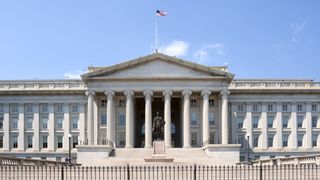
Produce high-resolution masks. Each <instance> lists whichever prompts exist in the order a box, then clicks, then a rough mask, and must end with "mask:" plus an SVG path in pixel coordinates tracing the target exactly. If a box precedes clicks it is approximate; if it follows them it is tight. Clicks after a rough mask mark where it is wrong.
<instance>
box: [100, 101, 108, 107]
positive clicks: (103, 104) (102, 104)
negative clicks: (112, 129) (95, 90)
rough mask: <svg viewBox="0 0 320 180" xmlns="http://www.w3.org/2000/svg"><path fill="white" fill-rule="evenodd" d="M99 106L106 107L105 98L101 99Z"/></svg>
mask: <svg viewBox="0 0 320 180" xmlns="http://www.w3.org/2000/svg"><path fill="white" fill-rule="evenodd" d="M101 106H102V107H106V106H107V100H106V99H103V100H101Z"/></svg>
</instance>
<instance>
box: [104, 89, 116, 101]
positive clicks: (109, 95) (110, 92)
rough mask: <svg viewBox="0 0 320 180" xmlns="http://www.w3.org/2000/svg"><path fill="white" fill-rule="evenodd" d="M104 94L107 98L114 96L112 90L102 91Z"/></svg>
mask: <svg viewBox="0 0 320 180" xmlns="http://www.w3.org/2000/svg"><path fill="white" fill-rule="evenodd" d="M104 94H105V95H106V96H107V97H108V99H111V98H112V97H113V96H114V91H112V90H107V91H105V92H104Z"/></svg>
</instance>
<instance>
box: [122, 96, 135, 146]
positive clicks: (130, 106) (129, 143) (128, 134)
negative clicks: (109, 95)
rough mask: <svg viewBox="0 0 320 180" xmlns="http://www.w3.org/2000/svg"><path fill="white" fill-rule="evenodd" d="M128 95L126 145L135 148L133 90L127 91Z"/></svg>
mask: <svg viewBox="0 0 320 180" xmlns="http://www.w3.org/2000/svg"><path fill="white" fill-rule="evenodd" d="M124 94H125V96H126V147H125V148H133V95H134V92H133V91H130V90H129V91H125V92H124Z"/></svg>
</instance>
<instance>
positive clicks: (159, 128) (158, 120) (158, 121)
mask: <svg viewBox="0 0 320 180" xmlns="http://www.w3.org/2000/svg"><path fill="white" fill-rule="evenodd" d="M152 124H153V126H152V132H153V133H154V136H155V139H156V140H163V130H164V124H165V122H164V120H163V119H162V117H160V113H159V112H157V113H156V117H154V119H153V123H152Z"/></svg>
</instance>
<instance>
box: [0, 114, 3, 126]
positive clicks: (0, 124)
mask: <svg viewBox="0 0 320 180" xmlns="http://www.w3.org/2000/svg"><path fill="white" fill-rule="evenodd" d="M0 129H3V116H0Z"/></svg>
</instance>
